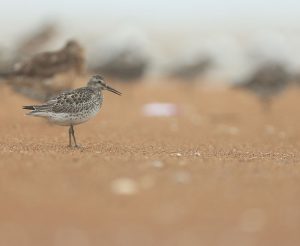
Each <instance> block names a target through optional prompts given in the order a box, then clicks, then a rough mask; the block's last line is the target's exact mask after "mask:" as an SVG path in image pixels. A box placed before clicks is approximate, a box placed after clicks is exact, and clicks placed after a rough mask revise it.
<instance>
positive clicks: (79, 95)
mask: <svg viewBox="0 0 300 246" xmlns="http://www.w3.org/2000/svg"><path fill="white" fill-rule="evenodd" d="M95 97H96V95H95V93H94V91H93V89H90V88H86V87H83V88H78V89H75V90H71V91H66V92H63V93H61V94H60V95H58V96H57V97H54V98H52V99H50V100H49V101H48V102H47V105H51V109H52V110H51V111H52V112H54V113H76V112H78V111H80V110H82V109H84V108H85V107H88V106H89V105H91V104H93V102H94V99H95Z"/></svg>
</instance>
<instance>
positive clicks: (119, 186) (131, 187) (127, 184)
mask: <svg viewBox="0 0 300 246" xmlns="http://www.w3.org/2000/svg"><path fill="white" fill-rule="evenodd" d="M111 189H112V192H113V193H115V194H117V195H134V194H136V193H137V192H138V185H137V183H136V181H134V180H133V179H130V178H119V179H115V180H113V181H112V183H111Z"/></svg>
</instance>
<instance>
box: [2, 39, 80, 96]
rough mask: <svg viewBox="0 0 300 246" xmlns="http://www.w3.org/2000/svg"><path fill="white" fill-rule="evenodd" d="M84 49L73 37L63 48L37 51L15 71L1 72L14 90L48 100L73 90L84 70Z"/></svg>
mask: <svg viewBox="0 0 300 246" xmlns="http://www.w3.org/2000/svg"><path fill="white" fill-rule="evenodd" d="M83 53H84V52H83V49H82V48H81V46H80V45H79V44H78V43H77V42H76V41H74V40H71V41H69V42H67V44H66V45H65V46H64V47H63V48H62V49H60V50H58V51H54V52H43V53H39V54H36V55H35V56H33V57H32V58H31V59H29V60H26V61H24V62H20V63H17V64H15V66H14V69H13V71H10V72H7V73H4V74H0V77H4V78H6V79H7V83H8V84H9V85H11V86H12V87H13V88H14V90H16V91H17V92H20V93H22V94H24V95H26V96H28V97H30V98H33V99H38V100H46V99H49V98H50V97H51V96H53V95H55V94H57V93H58V92H59V91H62V90H66V89H70V88H71V83H72V81H74V79H75V77H76V76H78V75H81V74H82V73H83V72H84V69H85V65H84V64H85V59H84V54H83Z"/></svg>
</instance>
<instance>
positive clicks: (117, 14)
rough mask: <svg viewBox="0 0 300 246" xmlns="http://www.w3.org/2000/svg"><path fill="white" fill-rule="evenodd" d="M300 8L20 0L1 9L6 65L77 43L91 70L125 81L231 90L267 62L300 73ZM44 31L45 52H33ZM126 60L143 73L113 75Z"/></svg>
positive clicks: (192, 0)
mask: <svg viewBox="0 0 300 246" xmlns="http://www.w3.org/2000/svg"><path fill="white" fill-rule="evenodd" d="M299 5H300V4H299V3H298V2H297V1H295V0H288V1H284V2H280V1H276V2H272V1H265V2H261V1H258V0H254V1H250V0H244V1H237V0H229V1H227V2H226V3H220V1H216V0H212V1H196V0H187V1H171V0H164V1H137V0H127V1H117V0H112V1H92V0H87V1H71V0H64V1H58V0H54V1H51V2H47V3H44V2H40V1H38V0H29V1H28V2H26V6H23V3H22V2H21V1H17V0H12V1H8V2H5V3H3V4H2V7H1V10H0V11H1V16H0V26H1V31H2V35H1V37H0V52H1V53H0V54H1V57H0V58H1V64H5V63H6V62H7V59H8V60H9V59H12V57H15V56H17V55H20V54H19V51H20V49H22V51H23V53H26V54H27V55H32V54H33V53H36V52H40V51H45V50H53V49H57V48H60V47H61V46H62V45H63V44H64V42H65V41H66V40H68V39H70V38H72V39H76V40H78V41H79V42H80V43H81V44H82V45H83V47H84V48H85V50H86V58H87V64H88V67H89V68H91V69H96V70H97V69H98V70H100V71H106V72H107V73H119V75H120V76H119V77H121V78H122V79H124V77H125V79H126V78H130V79H132V78H136V77H140V76H162V75H164V76H165V75H170V74H171V75H174V76H176V77H179V78H180V79H182V78H184V79H187V78H188V79H191V77H193V78H195V77H198V76H199V75H205V76H206V78H208V79H209V80H211V81H214V82H220V83H227V84H228V83H235V82H238V81H240V80H241V79H243V78H245V76H249V73H251V72H253V70H254V69H256V68H257V66H260V65H261V64H262V63H267V62H277V63H278V62H280V63H282V64H283V65H285V66H286V67H287V69H288V70H289V71H290V72H292V73H298V71H299V69H300V62H299V59H298V57H299V55H300V49H299V41H300V30H299V25H298V22H299V18H300V17H299V8H300V6H299ZM24 7H26V10H25V9H24ZM43 31H44V32H45V33H44V37H43V39H42V40H40V42H39V44H38V45H36V46H35V45H34V47H29V45H28V44H27V46H26V42H28V41H29V39H30V38H33V37H34V35H36V34H37V33H41V32H43ZM36 38H37V37H36ZM16 52H17V53H18V54H16ZM122 55H123V56H126V57H127V58H126V59H128V60H130V62H131V64H130V65H131V66H130V67H131V70H137V71H130V73H132V74H130V75H128V74H126V75H125V74H124V73H125V71H123V73H122V72H120V71H118V72H117V71H115V70H118V69H116V68H115V70H114V69H112V68H111V66H112V65H111V63H112V62H113V61H116V60H117V59H121V56H122ZM208 61H209V62H208ZM2 66H4V65H2ZM115 66H116V65H115ZM128 66H129V64H128ZM187 70H188V71H187ZM194 70H196V71H194ZM183 71H184V72H183ZM127 73H129V72H128V71H127ZM152 82H155V79H152Z"/></svg>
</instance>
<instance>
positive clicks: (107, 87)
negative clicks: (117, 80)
mask: <svg viewBox="0 0 300 246" xmlns="http://www.w3.org/2000/svg"><path fill="white" fill-rule="evenodd" d="M106 90H108V91H110V92H113V93H115V94H117V95H119V96H121V95H122V93H121V92H119V91H117V90H115V89H114V88H111V87H110V86H108V85H107V86H106Z"/></svg>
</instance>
